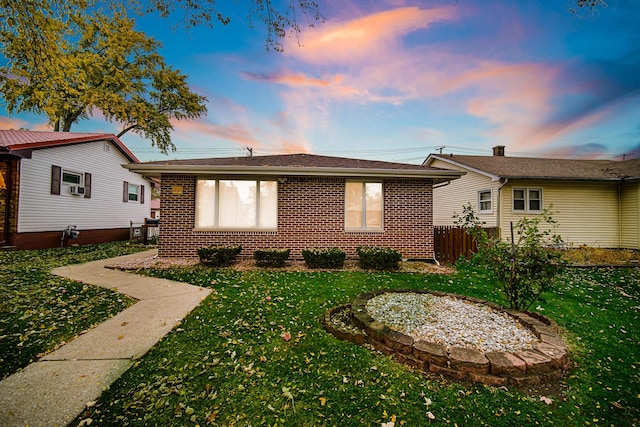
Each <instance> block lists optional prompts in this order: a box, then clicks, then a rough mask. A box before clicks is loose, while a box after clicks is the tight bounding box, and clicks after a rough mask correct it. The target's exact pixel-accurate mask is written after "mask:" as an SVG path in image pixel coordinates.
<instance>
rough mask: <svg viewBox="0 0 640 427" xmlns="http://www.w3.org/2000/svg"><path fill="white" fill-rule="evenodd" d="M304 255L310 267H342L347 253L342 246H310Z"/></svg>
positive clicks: (303, 252) (304, 251)
mask: <svg viewBox="0 0 640 427" xmlns="http://www.w3.org/2000/svg"><path fill="white" fill-rule="evenodd" d="M302 257H303V258H304V262H305V264H307V267H309V268H342V267H343V266H344V260H345V259H346V258H347V254H346V253H345V251H343V250H342V249H340V248H309V249H304V250H303V251H302Z"/></svg>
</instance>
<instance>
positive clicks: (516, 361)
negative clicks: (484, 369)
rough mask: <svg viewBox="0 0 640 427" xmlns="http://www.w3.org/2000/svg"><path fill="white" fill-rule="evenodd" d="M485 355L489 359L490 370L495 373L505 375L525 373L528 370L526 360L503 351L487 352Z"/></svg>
mask: <svg viewBox="0 0 640 427" xmlns="http://www.w3.org/2000/svg"><path fill="white" fill-rule="evenodd" d="M485 357H486V358H487V359H488V360H489V363H490V367H489V372H490V373H491V374H493V375H500V376H503V377H509V376H518V375H524V373H525V372H526V370H527V364H526V363H525V361H524V360H522V359H520V358H519V357H517V356H515V355H513V354H511V353H505V352H502V351H498V352H491V353H486V354H485Z"/></svg>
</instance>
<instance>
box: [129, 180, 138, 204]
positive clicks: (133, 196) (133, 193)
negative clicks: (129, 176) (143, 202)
mask: <svg viewBox="0 0 640 427" xmlns="http://www.w3.org/2000/svg"><path fill="white" fill-rule="evenodd" d="M128 192H129V201H130V202H137V201H138V198H139V197H140V186H139V185H135V184H129V190H128Z"/></svg>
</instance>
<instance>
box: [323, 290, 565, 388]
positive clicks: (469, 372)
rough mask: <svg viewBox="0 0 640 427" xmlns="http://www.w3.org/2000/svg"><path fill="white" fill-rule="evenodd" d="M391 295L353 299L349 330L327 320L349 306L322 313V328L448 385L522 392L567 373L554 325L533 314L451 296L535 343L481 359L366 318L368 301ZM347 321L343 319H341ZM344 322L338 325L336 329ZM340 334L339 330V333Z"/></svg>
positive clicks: (475, 353) (475, 352)
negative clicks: (500, 318) (502, 317)
mask: <svg viewBox="0 0 640 427" xmlns="http://www.w3.org/2000/svg"><path fill="white" fill-rule="evenodd" d="M388 292H396V291H394V290H377V291H371V292H367V293H364V294H361V295H359V296H358V297H357V298H356V299H355V300H354V302H353V304H351V306H350V310H351V323H352V326H354V327H353V328H350V327H345V326H342V328H341V327H337V326H336V325H333V324H331V315H332V314H334V313H335V314H338V313H339V310H344V308H345V307H349V305H344V306H338V307H336V308H334V309H331V310H328V311H327V313H325V317H324V319H325V327H326V329H327V331H328V332H329V333H332V334H333V335H334V336H336V337H337V338H339V339H343V340H347V341H350V342H354V343H357V344H360V345H364V344H366V343H368V344H370V345H371V347H373V348H374V349H376V350H378V351H380V352H382V353H383V354H385V355H389V356H394V358H395V359H396V360H397V361H399V362H400V363H403V364H406V365H409V366H413V367H416V368H419V369H423V370H429V371H430V372H433V373H437V374H441V375H443V376H445V377H447V378H450V379H453V380H467V379H468V380H471V381H473V382H479V383H483V384H487V385H490V386H494V387H502V386H506V385H508V386H514V387H523V386H530V385H536V384H540V383H546V382H553V381H557V380H558V379H560V378H561V377H562V375H563V372H564V371H565V370H566V369H568V367H569V356H568V353H567V346H566V344H565V342H564V340H563V339H562V338H561V337H560V336H559V335H558V334H557V333H556V332H555V331H557V324H556V323H555V322H553V321H552V320H550V319H547V318H546V317H545V316H543V315H541V314H537V313H522V312H518V311H515V310H510V309H505V308H504V307H502V306H500V305H498V304H494V303H488V302H484V301H481V300H478V299H477V298H472V297H464V296H460V295H457V298H458V299H463V300H466V301H469V302H471V303H474V304H484V305H486V306H489V307H491V308H493V309H494V310H498V311H500V312H501V313H505V314H507V315H510V316H512V317H513V318H515V319H517V320H518V321H520V323H522V324H523V325H524V326H525V327H527V328H528V329H530V330H531V331H532V332H533V333H534V335H536V336H537V337H538V339H539V340H540V341H539V342H537V343H535V344H534V347H533V348H531V349H529V348H523V349H521V350H517V351H513V352H506V351H490V352H487V353H484V352H482V351H480V350H477V349H473V348H466V347H465V348H461V347H447V346H445V345H441V344H436V343H434V342H430V341H425V340H416V339H414V338H413V337H412V336H409V335H407V334H405V333H402V332H399V331H396V330H394V329H391V328H389V326H387V325H385V324H383V323H381V322H379V321H377V320H375V319H374V318H373V317H371V315H370V314H369V313H368V311H367V309H366V305H367V303H368V300H369V299H371V298H375V297H376V296H378V295H381V294H384V293H388ZM398 292H413V293H429V294H433V295H436V296H442V297H445V296H446V297H456V295H453V294H448V293H445V292H430V291H414V290H404V289H403V290H400V291H398ZM343 317H347V318H348V316H343ZM341 322H344V320H342V318H341V321H340V322H338V323H341ZM341 329H344V330H341Z"/></svg>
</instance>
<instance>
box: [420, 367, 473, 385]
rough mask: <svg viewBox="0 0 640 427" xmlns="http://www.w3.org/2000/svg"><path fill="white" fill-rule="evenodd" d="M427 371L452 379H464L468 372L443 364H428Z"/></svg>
mask: <svg viewBox="0 0 640 427" xmlns="http://www.w3.org/2000/svg"><path fill="white" fill-rule="evenodd" d="M429 371H431V372H433V373H434V374H441V375H444V376H445V377H447V378H451V379H452V380H458V381H460V380H464V379H466V378H467V377H468V376H469V373H468V372H466V371H458V370H455V369H451V368H445V367H444V366H438V365H433V364H432V365H429Z"/></svg>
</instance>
